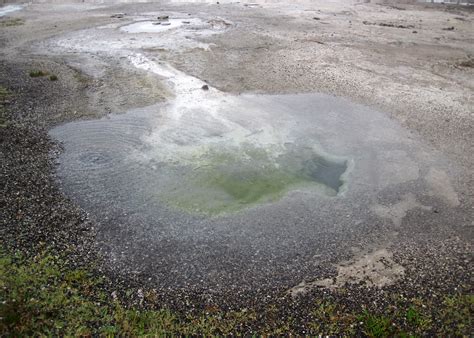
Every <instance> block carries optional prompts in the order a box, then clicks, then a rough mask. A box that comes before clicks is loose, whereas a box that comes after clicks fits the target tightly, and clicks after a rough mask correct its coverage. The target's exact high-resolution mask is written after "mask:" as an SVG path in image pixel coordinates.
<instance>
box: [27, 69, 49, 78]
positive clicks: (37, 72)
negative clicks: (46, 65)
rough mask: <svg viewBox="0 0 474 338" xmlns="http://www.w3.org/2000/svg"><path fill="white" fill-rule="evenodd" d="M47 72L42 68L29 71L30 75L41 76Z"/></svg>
mask: <svg viewBox="0 0 474 338" xmlns="http://www.w3.org/2000/svg"><path fill="white" fill-rule="evenodd" d="M48 74H49V73H48V72H44V71H42V70H32V71H30V77H42V76H46V75H48Z"/></svg>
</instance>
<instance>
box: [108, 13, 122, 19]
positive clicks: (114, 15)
mask: <svg viewBox="0 0 474 338" xmlns="http://www.w3.org/2000/svg"><path fill="white" fill-rule="evenodd" d="M124 16H125V13H117V14H113V15H111V16H110V17H111V18H116V19H122V18H123V17H124Z"/></svg>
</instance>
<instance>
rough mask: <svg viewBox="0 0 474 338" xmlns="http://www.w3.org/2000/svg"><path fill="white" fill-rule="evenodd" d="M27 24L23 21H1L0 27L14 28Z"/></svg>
mask: <svg viewBox="0 0 474 338" xmlns="http://www.w3.org/2000/svg"><path fill="white" fill-rule="evenodd" d="M24 23H25V22H24V21H23V20H22V19H18V18H17V19H6V20H2V21H0V27H13V26H21V25H23V24H24Z"/></svg>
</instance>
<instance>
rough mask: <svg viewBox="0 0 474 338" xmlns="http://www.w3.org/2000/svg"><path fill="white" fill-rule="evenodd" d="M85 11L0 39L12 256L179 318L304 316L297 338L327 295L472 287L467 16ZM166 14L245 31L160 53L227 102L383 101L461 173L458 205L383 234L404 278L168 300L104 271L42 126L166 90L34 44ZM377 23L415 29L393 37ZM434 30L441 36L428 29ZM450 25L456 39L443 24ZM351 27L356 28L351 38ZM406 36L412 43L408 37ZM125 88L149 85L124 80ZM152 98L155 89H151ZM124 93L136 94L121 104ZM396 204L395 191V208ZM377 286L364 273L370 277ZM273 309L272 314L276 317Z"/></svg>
mask: <svg viewBox="0 0 474 338" xmlns="http://www.w3.org/2000/svg"><path fill="white" fill-rule="evenodd" d="M166 6H169V7H166ZM77 8H80V5H62V6H61V5H59V6H57V8H56V9H55V11H51V13H48V12H49V10H50V9H47V8H46V7H42V6H38V5H37V6H30V7H28V8H27V10H24V11H21V12H16V13H15V14H12V17H15V18H16V17H17V18H21V19H22V20H24V24H23V25H18V26H11V27H2V28H1V29H2V31H1V34H0V41H2V43H4V45H5V48H4V49H3V50H2V52H1V54H0V57H1V64H0V75H1V76H0V85H1V86H3V87H5V88H7V89H8V90H9V91H10V92H11V93H12V94H11V96H10V97H9V98H8V99H7V102H6V103H4V106H5V110H6V112H5V117H6V120H7V121H8V122H7V124H6V126H4V127H1V128H0V135H1V136H0V140H1V142H0V148H1V164H0V166H1V172H2V185H1V193H2V194H1V196H2V197H1V200H0V205H1V210H0V212H1V224H0V231H1V233H0V237H1V238H2V240H1V242H2V245H3V246H4V247H8V248H14V249H20V250H21V251H24V252H29V253H31V254H34V253H36V252H38V250H41V248H44V247H49V248H52V249H53V250H55V251H57V252H60V253H67V256H68V257H70V258H71V259H70V261H71V264H73V265H77V266H90V267H91V268H93V269H94V271H95V272H96V273H97V274H98V275H103V274H106V276H107V280H109V282H108V284H107V285H108V286H107V287H108V288H109V292H110V294H112V292H114V291H115V292H116V293H118V294H119V295H122V297H121V298H123V299H125V300H126V301H127V302H128V303H130V304H138V305H140V304H141V305H144V304H146V305H148V306H152V307H161V306H163V305H165V306H168V307H171V308H173V309H176V310H178V311H180V312H183V313H194V312H197V311H201V310H203V309H204V310H207V309H211V308H212V307H218V308H220V309H222V310H229V309H236V308H240V309H241V308H250V309H254V310H256V311H257V313H259V317H258V321H260V322H261V323H271V322H272V321H278V320H279V318H282V317H287V316H288V314H291V316H292V317H293V318H295V321H294V323H293V324H292V330H293V331H295V332H299V333H304V332H305V331H306V330H307V328H305V323H306V322H307V321H308V320H309V316H311V314H310V313H311V312H310V309H311V308H312V307H313V306H314V303H315V299H316V300H318V299H328V300H333V301H335V302H337V303H338V304H344V305H345V306H347V307H348V308H354V309H356V310H359V309H360V306H361V304H363V305H365V306H367V308H369V309H372V310H377V311H380V312H384V311H386V310H387V308H390V306H397V302H394V301H393V300H392V299H391V298H390V297H391V296H392V295H398V296H401V299H402V300H400V302H403V299H405V300H410V299H413V298H423V299H425V300H429V302H430V305H431V306H433V307H436V306H437V304H438V305H439V304H440V303H441V302H442V299H443V296H444V295H447V294H455V293H458V292H459V293H462V294H466V293H471V292H472V276H471V273H470V271H471V270H472V269H471V267H472V254H471V253H472V247H471V243H472V202H473V199H472V198H473V196H472V173H470V172H469V170H466V169H469V168H471V165H472V164H473V163H472V161H473V157H472V155H471V154H472V149H473V148H472V147H473V143H472V141H473V135H472V130H473V128H472V118H473V114H472V88H473V83H472V78H473V77H472V75H473V74H472V72H473V70H472V68H470V67H468V66H463V62H466V63H465V64H466V65H468V64H469V63H468V62H467V61H468V60H469V58H470V56H469V55H472V53H473V50H472V41H473V36H472V29H471V28H472V22H473V21H472V14H471V12H469V11H459V10H454V9H450V8H444V7H443V10H439V7H429V6H428V7H414V6H404V7H402V8H403V10H400V9H397V8H392V7H387V6H378V5H359V6H346V5H334V4H333V5H320V6H319V7H314V6H313V7H311V6H310V7H304V6H302V7H301V6H295V7H287V6H282V7H279V6H269V8H266V9H262V8H254V9H252V10H251V11H250V10H249V8H236V7H235V6H231V5H226V6H222V7H219V6H207V5H204V7H202V5H189V6H186V7H183V6H182V5H159V6H158V5H156V4H154V5H147V4H145V5H133V6H130V5H128V6H125V5H123V6H122V5H120V6H115V7H111V8H108V7H102V6H90V7H88V9H89V10H90V11H89V12H86V11H78V13H77V15H75V17H74V18H71V17H69V16H67V15H66V14H65V13H68V11H70V10H73V9H77ZM163 8H165V9H167V10H169V11H170V12H171V11H178V10H181V11H183V10H185V11H188V12H192V13H195V12H196V13H197V12H199V11H206V13H207V15H210V14H209V13H211V14H212V15H219V16H222V17H225V18H226V20H228V21H229V22H232V24H233V25H235V26H236V27H237V29H235V30H231V31H229V33H226V34H221V35H216V36H212V37H208V38H205V39H204V40H205V42H208V43H209V42H211V43H213V44H215V47H213V49H212V53H207V52H206V51H205V50H200V49H199V48H197V49H196V48H194V49H192V50H191V51H189V50H184V51H179V50H172V49H169V50H166V49H165V50H163V51H159V52H158V51H156V50H155V51H151V52H150V53H151V55H158V56H159V58H160V59H162V60H166V61H168V62H169V63H171V64H172V65H173V66H175V67H176V68H178V69H180V70H182V71H184V72H186V73H189V74H191V75H194V76H196V77H198V78H200V79H205V80H207V81H208V82H209V83H210V84H212V85H213V86H215V87H216V88H219V89H221V90H223V91H226V92H231V93H240V92H249V91H250V92H264V93H291V92H309V91H323V92H327V93H331V94H336V95H341V96H346V97H349V98H351V99H353V100H354V101H357V102H361V103H364V104H366V105H370V106H372V107H378V108H379V109H382V110H384V111H386V112H387V113H388V114H389V115H390V116H392V117H393V118H394V119H395V120H396V121H399V122H400V123H401V124H402V125H403V126H404V127H406V128H408V129H409V130H411V131H413V132H414V133H416V134H417V135H419V136H420V137H421V138H422V139H423V140H425V141H426V142H427V143H429V144H430V145H431V146H433V147H434V148H435V149H437V150H438V151H440V152H441V153H442V154H444V155H445V156H446V158H449V159H450V160H451V161H453V162H455V163H457V165H458V166H459V168H461V169H460V171H459V172H460V173H461V174H460V175H459V177H451V180H452V181H453V185H454V186H455V187H456V190H457V198H458V200H459V203H460V205H459V206H456V207H454V206H450V205H449V201H448V202H446V203H445V204H442V205H439V206H435V208H434V209H433V210H432V215H431V216H430V217H428V218H426V217H424V218H420V215H419V214H417V212H411V213H409V215H408V216H407V218H406V219H405V221H404V222H403V224H402V225H401V227H400V228H399V229H397V234H395V235H393V236H387V237H388V238H389V242H388V243H379V244H380V245H379V246H380V247H386V248H389V250H390V256H387V257H388V259H389V265H391V266H392V267H393V266H395V265H396V266H401V267H403V269H404V273H403V277H402V278H395V280H396V281H394V282H393V283H389V284H387V285H385V286H383V287H380V288H379V287H375V286H370V283H367V280H363V279H357V278H358V277H357V276H356V281H357V283H349V284H347V285H344V286H343V287H339V288H337V289H332V288H329V289H327V288H324V287H320V286H317V285H316V286H315V287H311V288H307V289H305V290H304V291H305V292H304V293H302V295H301V296H299V297H296V298H293V297H291V296H289V295H288V293H287V290H288V287H289V286H290V285H285V283H275V285H276V286H275V287H274V288H262V289H259V288H251V289H249V288H245V289H242V290H235V289H233V290H229V291H228V292H225V291H220V292H218V293H216V292H212V291H210V290H206V289H205V288H204V289H190V288H182V289H173V290H171V289H159V288H157V287H156V285H155V284H153V283H147V281H146V280H143V279H142V278H141V277H137V276H132V275H129V276H127V275H126V274H123V273H119V272H117V271H114V270H113V269H110V262H108V261H107V260H106V259H105V260H104V257H101V256H100V255H99V254H98V252H99V248H98V247H97V246H98V243H97V242H96V238H97V229H98V228H99V227H100V224H97V223H96V217H94V215H88V214H87V212H86V211H84V210H82V209H81V208H80V207H78V206H77V205H75V203H73V202H72V201H71V200H70V199H69V198H68V197H67V196H66V195H65V194H64V193H63V192H62V190H61V187H60V186H59V183H58V181H57V180H56V179H55V162H56V160H57V156H58V154H59V153H60V152H61V146H60V145H59V144H58V143H55V142H53V141H52V140H51V139H50V138H49V137H48V130H49V129H50V128H51V127H53V126H56V125H58V124H61V123H64V122H68V121H73V120H76V119H84V118H87V119H89V118H97V117H100V116H104V115H105V114H107V113H108V112H110V111H114V112H123V111H126V110H127V109H128V108H131V107H135V106H137V104H138V102H139V103H142V104H143V105H146V104H150V103H152V102H157V101H158V102H159V101H163V100H165V99H166V98H167V97H169V96H170V93H169V92H168V91H167V89H166V86H164V85H163V84H161V82H160V81H159V80H158V79H156V78H153V77H152V78H149V77H148V76H147V75H146V74H145V73H143V72H141V71H139V70H131V69H127V68H123V67H121V66H120V65H119V64H111V63H110V62H107V61H110V60H106V59H103V60H105V61H104V66H103V67H104V69H105V72H104V73H102V75H101V76H92V75H91V74H88V73H87V71H86V70H85V69H84V67H80V66H77V67H75V66H74V65H82V66H83V65H86V66H87V65H93V66H96V63H93V62H89V61H86V62H83V63H81V61H83V60H82V59H80V58H79V57H72V56H71V55H68V56H64V55H54V56H48V57H45V56H44V54H43V56H41V55H40V54H41V53H39V50H38V42H39V43H41V42H42V41H47V40H48V39H50V38H54V37H55V36H59V35H61V34H64V35H67V34H68V33H70V32H74V31H75V30H77V29H82V28H84V27H92V26H96V25H104V24H107V23H114V21H115V19H112V18H110V15H111V14H112V13H116V12H134V11H137V12H139V11H146V10H149V11H151V10H155V11H156V10H162V9H163ZM314 18H317V19H314ZM374 18H377V20H375V19H374ZM420 18H421V19H420ZM457 18H462V19H457ZM3 20H9V19H5V18H4V19H2V21H3ZM420 20H423V21H420ZM448 20H449V21H448ZM364 22H366V23H364ZM380 22H383V23H387V22H389V23H394V22H395V23H397V24H403V25H415V28H410V29H403V28H393V27H383V26H380V25H379V23H380ZM421 22H423V23H421ZM425 24H426V25H427V26H429V25H430V24H433V25H435V26H434V28H430V29H428V28H425V26H424V25H425ZM451 25H454V26H455V30H454V32H453V31H449V30H443V28H446V27H448V26H449V27H451ZM445 26H446V27H445ZM430 27H431V26H430ZM449 27H448V28H449ZM32 28H35V30H34V32H33V31H32ZM415 30H416V31H417V33H413V31H415ZM350 31H354V32H355V33H354V34H352V35H351V36H350V37H347V36H346V35H347V34H348V32H350ZM399 31H403V32H404V33H405V34H404V35H403V38H402V37H401V36H400V35H399V34H400V33H399ZM407 32H409V37H406V34H408V33H407ZM32 45H34V47H32ZM43 52H44V51H43ZM48 52H50V51H48ZM211 65H212V66H211ZM275 65H277V66H276V67H275ZM34 69H42V70H43V69H44V70H47V71H49V72H50V73H51V74H55V75H57V76H58V78H59V80H58V81H50V80H49V79H48V77H40V78H32V77H30V76H29V75H28V73H29V72H30V71H31V70H34ZM224 70H225V73H224ZM222 74H225V76H222ZM129 78H133V79H139V80H137V81H135V80H131V81H130V82H127V83H126V85H121V84H120V83H121V82H123V80H124V79H129ZM388 79H389V80H390V81H389V80H388ZM143 83H145V84H146V85H145V86H143ZM142 88H147V89H146V91H145V93H143V90H142ZM98 92H100V93H101V94H102V95H100V97H98V96H97V93H98ZM124 93H128V96H130V97H133V98H135V99H136V100H133V99H132V100H125V102H124V100H123V96H124ZM130 93H131V95H130ZM134 94H135V95H134ZM396 197H397V196H386V198H387V199H388V200H390V199H392V200H397V198H396ZM395 204H396V203H395ZM382 212H383V210H382ZM405 214H406V211H405ZM453 215H456V217H455V218H453V217H454V216H453ZM402 219H403V216H402ZM453 219H455V222H454V223H453V221H452V220H453ZM364 254H365V252H360V253H358V252H354V257H355V258H354V257H352V258H351V257H347V259H348V260H349V262H348V263H347V262H346V265H349V266H350V265H351V264H354V262H357V259H358V258H360V259H364ZM361 257H362V258H361ZM387 257H386V258H387ZM333 263H334V262H331V261H328V262H322V263H321V264H320V266H319V267H318V269H319V275H320V276H325V277H330V278H337V276H338V269H337V268H338V266H340V264H339V265H337V264H333ZM388 270H390V269H388ZM352 277H354V276H352ZM370 277H371V275H370V273H368V274H364V275H363V277H362V278H365V279H370ZM308 282H309V281H308ZM147 284H148V285H147ZM368 285H369V286H368ZM153 289H156V290H155V291H154V293H153V294H154V297H152V298H153V299H148V298H147V299H143V293H144V292H143V290H148V291H150V290H153ZM272 306H275V308H276V309H277V310H276V311H275V312H269V311H268V309H269V308H272ZM254 325H255V324H254ZM436 325H438V326H439V325H442V323H436V324H435V325H434V327H436ZM252 329H253V328H251V327H250V328H246V329H243V331H251V330H252ZM466 332H469V331H466Z"/></svg>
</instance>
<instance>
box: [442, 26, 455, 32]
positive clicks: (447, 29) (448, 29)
mask: <svg viewBox="0 0 474 338" xmlns="http://www.w3.org/2000/svg"><path fill="white" fill-rule="evenodd" d="M443 30H444V31H453V30H454V26H451V27H446V28H443Z"/></svg>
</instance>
